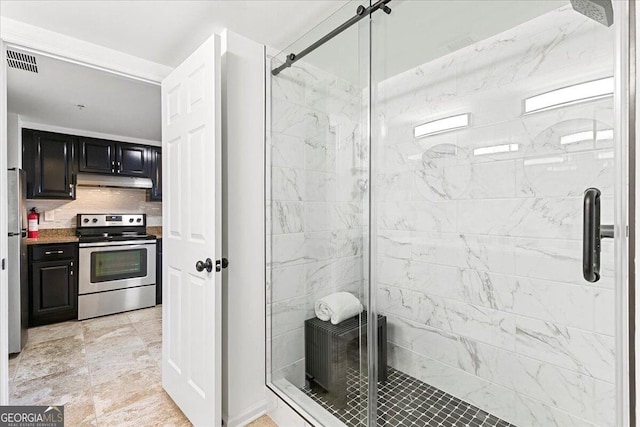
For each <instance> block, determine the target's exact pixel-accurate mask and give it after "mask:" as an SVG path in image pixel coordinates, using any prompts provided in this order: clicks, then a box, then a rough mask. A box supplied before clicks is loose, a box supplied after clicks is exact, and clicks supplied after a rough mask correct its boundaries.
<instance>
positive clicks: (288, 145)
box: [270, 132, 305, 169]
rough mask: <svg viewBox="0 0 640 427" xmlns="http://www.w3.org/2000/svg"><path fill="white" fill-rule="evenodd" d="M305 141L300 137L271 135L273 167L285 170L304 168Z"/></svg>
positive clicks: (279, 134)
mask: <svg viewBox="0 0 640 427" xmlns="http://www.w3.org/2000/svg"><path fill="white" fill-rule="evenodd" d="M304 147H305V144H304V140H303V139H302V138H299V137H295V136H289V135H284V134H281V133H275V132H274V133H272V134H271V158H270V160H271V166H279V167H283V168H298V169H299V168H303V167H304Z"/></svg>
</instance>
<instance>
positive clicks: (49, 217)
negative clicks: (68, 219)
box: [44, 210, 56, 221]
mask: <svg viewBox="0 0 640 427" xmlns="http://www.w3.org/2000/svg"><path fill="white" fill-rule="evenodd" d="M55 212H56V211H54V210H50V211H44V220H45V221H55V220H56V214H55Z"/></svg>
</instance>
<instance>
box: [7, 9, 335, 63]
mask: <svg viewBox="0 0 640 427" xmlns="http://www.w3.org/2000/svg"><path fill="white" fill-rule="evenodd" d="M343 4H345V1H344V0H323V1H320V0H297V1H294V0H288V1H287V0H256V1H241V0H233V1H221V0H216V1H212V0H208V1H188V0H184V1H175V0H174V1H171V0H164V1H145V0H135V1H131V0H121V1H103V0H71V1H60V0H53V1H52V0H47V1H24V0H19V1H15V0H1V1H0V15H2V16H5V17H7V18H10V19H15V20H17V21H22V22H25V23H27V24H31V25H35V26H37V27H41V28H45V29H47V30H50V31H55V32H57V33H61V34H64V35H67V36H71V37H75V38H78V39H81V40H85V41H88V42H91V43H95V44H98V45H101V46H105V47H108V48H111V49H115V50H118V51H121V52H125V53H128V54H131V55H134V56H137V57H139V58H144V59H147V60H149V61H153V62H156V63H159V64H163V65H167V66H170V67H175V66H177V65H178V64H180V63H181V62H182V60H184V59H185V58H186V57H187V56H189V54H190V53H191V52H193V51H194V50H195V49H196V48H197V47H198V46H199V45H200V44H202V43H203V42H204V41H205V40H206V39H207V38H208V37H209V36H210V35H211V34H213V33H214V32H215V33H218V34H219V33H221V32H222V30H224V29H225V28H228V29H229V30H231V31H233V32H235V33H238V34H241V35H243V36H245V37H248V38H250V39H252V40H255V41H257V42H259V43H262V44H265V45H267V46H270V47H272V48H275V49H281V48H283V47H285V46H286V45H288V44H289V43H291V42H293V41H294V40H296V39H297V38H298V37H300V36H301V35H303V34H304V33H305V32H307V31H308V29H309V28H311V27H313V26H314V25H316V24H317V23H318V22H320V21H321V20H323V19H324V18H326V17H327V16H329V15H331V14H332V13H333V12H334V11H335V10H337V9H338V8H340V7H341V6H342V5H343Z"/></svg>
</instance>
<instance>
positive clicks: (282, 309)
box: [271, 296, 314, 339]
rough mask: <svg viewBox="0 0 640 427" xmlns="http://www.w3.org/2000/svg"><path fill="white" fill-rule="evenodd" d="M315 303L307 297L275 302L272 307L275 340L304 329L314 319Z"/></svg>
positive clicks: (272, 332)
mask: <svg viewBox="0 0 640 427" xmlns="http://www.w3.org/2000/svg"><path fill="white" fill-rule="evenodd" d="M313 315H314V314H313V302H312V301H310V300H309V298H308V297H307V296H302V297H299V298H293V299H288V300H284V301H278V302H274V303H273V304H272V305H271V334H272V337H273V339H275V337H277V336H280V335H282V334H284V333H287V332H291V331H293V330H296V329H299V328H302V327H303V326H304V321H305V320H307V319H309V318H311V317H313Z"/></svg>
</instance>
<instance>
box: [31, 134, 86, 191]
mask: <svg viewBox="0 0 640 427" xmlns="http://www.w3.org/2000/svg"><path fill="white" fill-rule="evenodd" d="M23 146H24V158H23V168H24V169H25V170H26V171H27V197H28V198H30V199H36V198H46V199H75V185H74V184H75V183H74V173H75V168H74V151H75V150H74V147H75V143H74V138H73V136H70V135H63V134H56V133H51V132H41V131H32V130H29V129H25V130H24V131H23Z"/></svg>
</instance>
